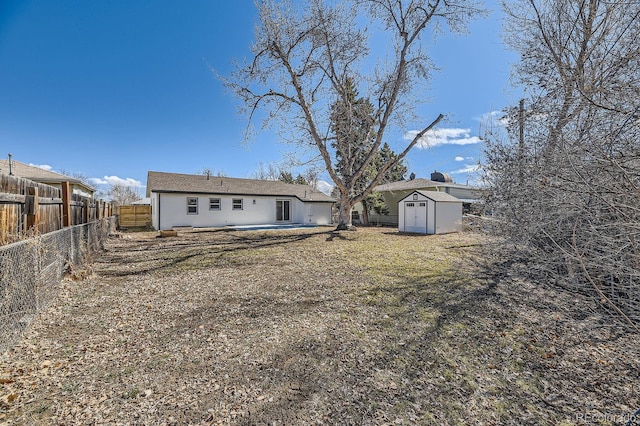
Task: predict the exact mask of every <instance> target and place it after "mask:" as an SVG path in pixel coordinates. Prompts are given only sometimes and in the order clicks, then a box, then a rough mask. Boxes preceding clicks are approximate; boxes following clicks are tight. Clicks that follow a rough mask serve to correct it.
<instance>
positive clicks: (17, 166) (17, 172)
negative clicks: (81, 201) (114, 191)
mask: <svg viewBox="0 0 640 426" xmlns="http://www.w3.org/2000/svg"><path fill="white" fill-rule="evenodd" d="M0 173H2V174H5V175H8V174H9V160H6V159H5V160H0ZM11 173H12V174H13V175H14V176H17V177H21V178H25V179H30V180H32V181H34V182H41V183H49V184H51V183H61V182H69V183H71V184H75V185H78V186H82V187H84V188H86V189H88V190H90V191H94V190H95V188H93V187H92V186H91V185H89V184H87V183H85V182H83V181H81V180H80V179H76V178H73V177H71V176H66V175H63V174H60V173H56V172H52V171H49V170H45V169H41V168H40V167H36V166H30V165H28V164H25V163H21V162H20V161H16V160H11Z"/></svg>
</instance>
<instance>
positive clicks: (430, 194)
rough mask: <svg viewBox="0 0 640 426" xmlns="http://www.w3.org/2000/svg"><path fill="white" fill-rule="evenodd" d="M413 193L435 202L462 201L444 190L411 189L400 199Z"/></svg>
mask: <svg viewBox="0 0 640 426" xmlns="http://www.w3.org/2000/svg"><path fill="white" fill-rule="evenodd" d="M414 193H418V194H421V195H423V196H425V197H427V198H428V199H430V200H433V201H435V202H444V203H462V200H461V199H459V198H456V197H454V196H453V195H451V194H447V193H446V192H435V191H413V192H412V193H411V194H409V195H407V196H406V197H404V198H403V199H402V200H400V201H404V200H406V199H407V198H409V197H411V196H412V195H413V194H414Z"/></svg>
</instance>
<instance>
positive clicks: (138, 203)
mask: <svg viewBox="0 0 640 426" xmlns="http://www.w3.org/2000/svg"><path fill="white" fill-rule="evenodd" d="M131 205H132V206H150V205H151V198H149V197H145V198H143V199H142V200H138V201H134V202H132V203H131Z"/></svg>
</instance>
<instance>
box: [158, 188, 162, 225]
mask: <svg viewBox="0 0 640 426" xmlns="http://www.w3.org/2000/svg"><path fill="white" fill-rule="evenodd" d="M160 195H162V193H160V192H158V231H160V230H161V229H162V227H161V226H160Z"/></svg>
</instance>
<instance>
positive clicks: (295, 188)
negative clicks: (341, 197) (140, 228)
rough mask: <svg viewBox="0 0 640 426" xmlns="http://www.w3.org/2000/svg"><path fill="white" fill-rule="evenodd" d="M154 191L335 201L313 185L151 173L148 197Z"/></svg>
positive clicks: (148, 181)
mask: <svg viewBox="0 0 640 426" xmlns="http://www.w3.org/2000/svg"><path fill="white" fill-rule="evenodd" d="M151 192H161V193H168V192H176V193H200V194H228V195H270V196H281V197H296V198H298V199H300V200H302V201H307V202H325V203H333V202H335V200H334V199H333V198H331V197H330V196H328V195H326V194H325V193H324V192H321V191H318V190H317V189H315V188H313V187H312V186H310V185H296V184H290V183H285V182H281V181H277V180H258V179H239V178H230V177H218V176H210V177H207V176H205V175H187V174H179V173H165V172H153V171H150V172H148V174H147V196H149V195H150V194H151Z"/></svg>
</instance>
